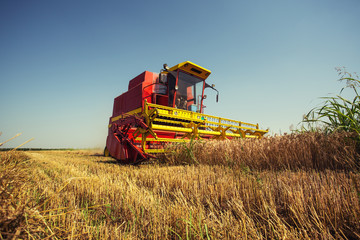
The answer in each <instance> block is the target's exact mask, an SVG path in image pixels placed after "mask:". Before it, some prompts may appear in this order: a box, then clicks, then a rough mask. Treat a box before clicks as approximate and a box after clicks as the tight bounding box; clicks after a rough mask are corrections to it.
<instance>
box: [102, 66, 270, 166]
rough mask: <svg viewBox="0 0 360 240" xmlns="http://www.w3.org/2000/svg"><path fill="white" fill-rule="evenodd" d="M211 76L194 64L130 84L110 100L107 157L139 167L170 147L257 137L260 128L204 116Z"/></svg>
mask: <svg viewBox="0 0 360 240" xmlns="http://www.w3.org/2000/svg"><path fill="white" fill-rule="evenodd" d="M210 74H211V71H209V70H207V69H205V68H203V67H200V66H198V65H196V64H194V63H192V62H189V61H187V62H183V63H180V64H178V65H176V66H174V67H172V68H169V67H167V65H166V64H164V69H163V70H162V72H161V73H160V74H156V73H152V72H148V71H145V72H143V73H141V74H140V75H138V76H137V77H135V78H134V79H132V80H131V81H130V82H129V87H128V91H127V92H125V93H123V94H121V95H120V96H118V97H116V98H115V99H114V108H113V114H112V116H111V117H110V121H109V126H108V127H109V133H108V137H107V140H106V147H105V155H106V156H109V155H110V156H112V157H114V158H115V159H117V160H119V161H120V162H123V163H139V162H142V161H144V160H147V159H149V158H152V157H155V156H154V155H155V154H157V153H161V152H164V145H165V144H166V143H169V142H184V141H189V140H190V139H192V138H193V139H219V140H224V139H232V138H261V137H262V136H263V135H264V134H265V133H267V132H268V131H267V130H261V129H259V125H258V124H251V123H246V122H240V121H235V120H231V119H226V118H220V117H215V116H210V115H207V114H204V108H205V106H204V105H203V101H204V99H206V95H204V90H205V89H206V88H211V89H213V90H215V91H216V92H217V96H216V101H218V96H219V95H218V93H219V92H218V91H217V90H216V89H215V87H214V85H209V84H207V83H206V82H205V80H206V79H207V77H208V76H209V75H210Z"/></svg>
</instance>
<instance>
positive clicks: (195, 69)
mask: <svg viewBox="0 0 360 240" xmlns="http://www.w3.org/2000/svg"><path fill="white" fill-rule="evenodd" d="M178 69H180V70H182V71H184V72H187V73H190V74H192V75H195V76H197V77H199V78H201V79H203V80H205V79H206V78H207V77H208V76H209V75H210V74H211V71H210V70H208V69H206V68H203V67H201V66H199V65H196V64H195V63H192V62H190V61H186V62H182V63H179V64H177V65H175V66H173V67H171V68H170V69H169V71H176V70H178Z"/></svg>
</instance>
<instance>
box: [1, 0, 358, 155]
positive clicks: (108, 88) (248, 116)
mask: <svg viewBox="0 0 360 240" xmlns="http://www.w3.org/2000/svg"><path fill="white" fill-rule="evenodd" d="M187 60H188V61H192V62H194V63H196V64H198V65H200V66H203V67H205V68H207V69H210V70H211V71H212V74H211V76H210V77H209V78H208V82H209V83H210V84H212V83H214V84H215V85H216V88H217V89H218V90H219V91H220V97H219V102H218V103H216V102H215V94H214V93H213V92H212V91H211V90H208V93H207V95H208V99H207V100H206V101H207V102H206V105H207V109H206V113H207V114H212V115H216V116H221V117H227V118H231V119H234V120H240V121H245V122H251V123H259V124H260V126H261V127H262V128H270V133H271V134H274V133H280V132H281V133H284V132H289V127H290V126H291V125H294V126H295V127H296V125H297V124H298V123H299V122H300V121H301V120H302V116H303V114H304V113H307V112H308V111H309V110H310V109H311V108H313V107H314V106H316V105H318V104H319V103H320V100H319V97H321V96H327V95H328V94H329V93H334V94H335V93H338V92H339V90H340V89H341V87H342V86H343V85H342V84H341V83H339V82H338V81H337V79H338V76H337V72H336V71H335V70H334V68H335V67H338V66H345V67H346V68H347V69H348V70H349V71H350V72H356V71H357V72H359V71H360V1H359V0H342V1H339V0H316V1H314V0H298V1H297V0H272V1H268V0H252V1H243V0H231V1H226V0H224V1H209V0H208V1H196V0H183V1H156V0H152V1H147V0H143V1H120V0H119V1H89V0H77V1H70V0H62V1H48V0H34V1H28V0H2V1H0V83H1V84H0V132H3V134H2V135H1V136H0V142H2V140H6V139H8V138H10V137H12V136H13V135H15V134H16V133H18V132H22V133H23V134H22V136H21V137H19V138H17V139H16V140H14V141H12V142H9V143H8V144H6V145H4V146H3V147H15V146H17V145H18V144H20V143H22V142H24V141H26V140H27V139H30V138H35V140H34V141H32V142H31V143H28V144H27V145H26V147H41V148H64V147H71V148H92V147H104V145H105V140H106V135H107V124H108V120H109V117H110V115H111V113H112V107H113V99H114V98H115V97H116V96H118V95H120V94H121V93H123V92H124V91H126V89H127V86H128V81H129V80H130V79H132V78H133V77H135V76H136V75H138V74H140V73H141V72H143V71H145V70H148V71H152V72H159V71H160V69H161V68H162V65H163V64H164V63H167V64H168V65H169V66H173V65H176V64H178V63H180V62H183V61H187Z"/></svg>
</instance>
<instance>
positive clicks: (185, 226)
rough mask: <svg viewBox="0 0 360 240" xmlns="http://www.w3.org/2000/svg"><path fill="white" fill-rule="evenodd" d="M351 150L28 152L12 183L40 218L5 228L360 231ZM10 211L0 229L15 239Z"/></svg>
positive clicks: (322, 235)
mask: <svg viewBox="0 0 360 240" xmlns="http://www.w3.org/2000/svg"><path fill="white" fill-rule="evenodd" d="M301 137H303V138H304V139H301ZM312 138H313V139H315V140H314V141H315V142H314V141H312V140H311V139H312ZM281 139H283V140H281ZM282 141H283V142H282ZM296 141H297V143H294V142H296ZM301 141H302V142H303V143H301ZM316 141H320V142H316ZM240 143H241V144H240ZM207 144H208V145H207ZM201 146H203V147H204V146H207V147H206V148H203V149H201ZM210 146H211V147H210ZM260 146H261V147H260ZM326 146H327V147H328V148H329V149H327V150H326V151H324V150H325V149H326ZM183 147H184V145H183ZM308 147H310V148H311V149H310V150H309V149H307V148H308ZM276 148H277V149H276ZM301 148H304V149H303V150H301ZM287 149H288V150H287ZM306 149H307V150H306ZM354 149H355V146H354V145H353V142H351V141H350V140H349V141H348V140H347V141H343V138H340V137H337V136H335V137H333V138H331V137H329V136H317V135H313V136H306V135H298V136H285V137H283V138H269V139H263V141H258V142H255V141H248V142H241V141H240V142H239V141H230V142H218V143H215V142H209V143H201V142H200V143H195V144H193V146H189V145H187V146H186V147H185V149H183V151H182V152H179V153H178V154H184V155H183V156H182V157H179V156H175V155H173V156H172V159H171V160H172V161H173V162H172V163H175V164H179V163H181V164H183V163H184V161H187V162H194V163H195V164H190V165H178V166H173V165H169V164H166V165H164V164H146V165H140V166H122V165H118V164H116V163H115V161H113V160H112V159H111V158H104V157H101V156H98V155H97V154H94V153H93V152H89V151H48V152H44V151H41V152H29V153H27V154H28V156H30V157H31V164H30V165H29V164H27V165H26V166H24V165H23V166H21V169H23V170H24V171H27V175H26V176H25V177H26V179H27V180H26V185H24V186H23V187H22V188H21V187H20V188H19V186H17V187H14V188H13V189H17V190H16V192H17V193H22V194H23V196H24V197H25V196H26V197H27V199H28V201H29V202H28V203H27V204H25V203H22V202H21V201H18V202H19V204H20V205H21V204H22V205H24V204H25V206H29V207H28V209H29V211H30V210H31V208H30V207H33V208H35V209H36V211H37V213H38V215H37V216H38V217H40V216H41V219H42V224H39V223H38V222H40V221H38V222H31V221H30V222H29V221H28V222H26V220H25V221H23V222H20V223H19V224H20V225H18V227H17V228H16V229H17V230H14V229H10V228H8V230H9V231H10V230H11V231H12V232H10V233H13V234H15V233H14V232H17V234H18V235H17V236H20V237H21V238H31V237H34V238H35V239H39V238H45V237H50V238H52V239H62V238H71V239H360V221H359V219H360V174H359V173H358V172H357V171H356V170H354V169H352V166H353V164H354V162H355V161H356V160H354V159H355V158H356V157H357V156H356V151H355V150H354ZM190 150H191V151H190ZM184 151H185V152H184ZM220 151H221V152H220ZM272 151H275V152H272ZM296 156H300V157H296ZM287 157H289V158H290V159H287ZM309 157H311V160H309V159H308V158H309ZM185 158H188V159H185ZM302 158H303V159H302ZM320 158H323V159H320ZM329 158H330V159H329ZM181 159H182V160H181ZM251 159H253V161H251ZM272 159H275V160H276V162H275V163H272V162H269V161H271V160H272ZM301 159H302V160H301ZM292 161H295V163H292ZM341 161H342V162H341ZM303 165H304V166H303ZM1 174H3V173H1ZM1 176H4V175H1ZM14 176H15V178H17V177H16V176H17V175H14ZM22 176H24V175H23V174H22ZM1 179H4V178H1ZM5 179H6V177H5ZM13 179H14V178H13ZM14 186H15V185H14ZM15 195H16V194H15ZM17 195H18V196H20V199H22V198H23V197H21V194H17ZM2 201H3V200H2ZM4 204H5V205H4ZM7 204H8V203H7ZM1 206H2V209H6V206H8V208H10V207H9V204H8V205H6V203H4V202H2V205H1ZM4 206H5V207H4ZM6 211H8V210H6ZM3 212H5V210H4V211H3V210H2V213H3ZM24 215H26V214H24ZM30 215H31V214H30ZM31 216H35V215H34V214H33V215H31ZM5 218H6V217H5V216H4V215H3V214H2V215H1V222H0V223H1V225H0V227H1V234H2V237H3V238H12V237H13V236H14V235H6V234H5V232H4V231H6V230H4V227H3V226H4V225H3V220H4V219H5ZM33 219H34V218H33ZM19 226H20V227H19ZM29 229H30V230H31V231H30V230H29ZM35 230H37V232H36V231H35Z"/></svg>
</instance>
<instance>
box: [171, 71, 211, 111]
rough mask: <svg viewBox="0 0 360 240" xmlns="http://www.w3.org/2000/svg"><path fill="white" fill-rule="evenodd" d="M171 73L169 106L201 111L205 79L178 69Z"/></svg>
mask: <svg viewBox="0 0 360 240" xmlns="http://www.w3.org/2000/svg"><path fill="white" fill-rule="evenodd" d="M176 74H178V82H177V87H178V89H177V91H176V90H175V85H176ZM170 75H171V76H170V79H169V93H170V94H169V106H173V107H176V108H179V109H184V110H188V111H193V112H200V108H201V106H200V104H201V96H202V94H203V87H204V82H205V81H204V80H203V79H200V78H197V77H195V76H192V75H190V74H188V73H185V72H182V71H177V72H175V74H174V72H173V74H170ZM174 95H175V96H174ZM174 101H175V102H174Z"/></svg>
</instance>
